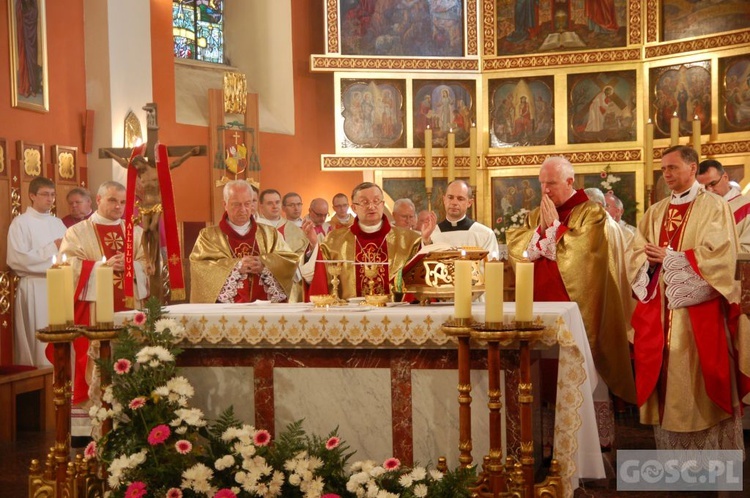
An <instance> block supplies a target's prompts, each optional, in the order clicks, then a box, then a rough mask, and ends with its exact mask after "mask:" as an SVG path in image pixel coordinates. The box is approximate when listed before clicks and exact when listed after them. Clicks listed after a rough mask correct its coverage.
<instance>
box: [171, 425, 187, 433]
mask: <svg viewBox="0 0 750 498" xmlns="http://www.w3.org/2000/svg"><path fill="white" fill-rule="evenodd" d="M187 431H188V428H187V426H184V425H183V426H182V427H178V428H177V429H175V430H174V432H175V434H187Z"/></svg>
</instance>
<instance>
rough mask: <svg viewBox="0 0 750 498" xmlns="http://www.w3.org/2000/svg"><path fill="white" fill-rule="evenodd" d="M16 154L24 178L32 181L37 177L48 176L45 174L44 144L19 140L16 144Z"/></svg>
mask: <svg viewBox="0 0 750 498" xmlns="http://www.w3.org/2000/svg"><path fill="white" fill-rule="evenodd" d="M16 153H17V157H18V162H19V163H20V164H21V174H22V175H23V176H24V178H27V179H32V178H34V177H37V176H46V175H45V174H44V173H45V171H44V168H45V162H44V144H34V143H30V142H24V141H23V140H18V141H17V142H16Z"/></svg>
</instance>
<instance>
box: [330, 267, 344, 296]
mask: <svg viewBox="0 0 750 498" xmlns="http://www.w3.org/2000/svg"><path fill="white" fill-rule="evenodd" d="M343 267H344V265H343V264H342V263H341V262H336V263H330V264H329V265H328V273H330V274H331V296H333V299H334V300H335V301H336V302H337V303H338V302H341V301H342V299H341V298H340V297H339V284H340V283H341V280H339V275H341V270H342V269H343Z"/></svg>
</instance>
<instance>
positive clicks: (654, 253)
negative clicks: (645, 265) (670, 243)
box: [643, 244, 667, 265]
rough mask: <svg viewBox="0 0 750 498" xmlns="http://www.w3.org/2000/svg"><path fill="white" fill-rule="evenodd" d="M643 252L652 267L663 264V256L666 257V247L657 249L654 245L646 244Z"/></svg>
mask: <svg viewBox="0 0 750 498" xmlns="http://www.w3.org/2000/svg"><path fill="white" fill-rule="evenodd" d="M643 252H645V253H646V259H647V260H648V262H649V263H650V264H652V265H656V264H660V263H663V262H664V256H666V255H667V248H666V247H659V246H657V245H655V244H646V246H645V247H644V248H643Z"/></svg>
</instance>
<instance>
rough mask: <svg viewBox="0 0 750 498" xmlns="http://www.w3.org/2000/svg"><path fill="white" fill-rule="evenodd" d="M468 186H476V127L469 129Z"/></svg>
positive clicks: (472, 126) (473, 125) (472, 125)
mask: <svg viewBox="0 0 750 498" xmlns="http://www.w3.org/2000/svg"><path fill="white" fill-rule="evenodd" d="M469 185H471V186H472V187H476V186H477V126H476V125H475V124H474V123H472V124H471V128H470V129H469Z"/></svg>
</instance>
